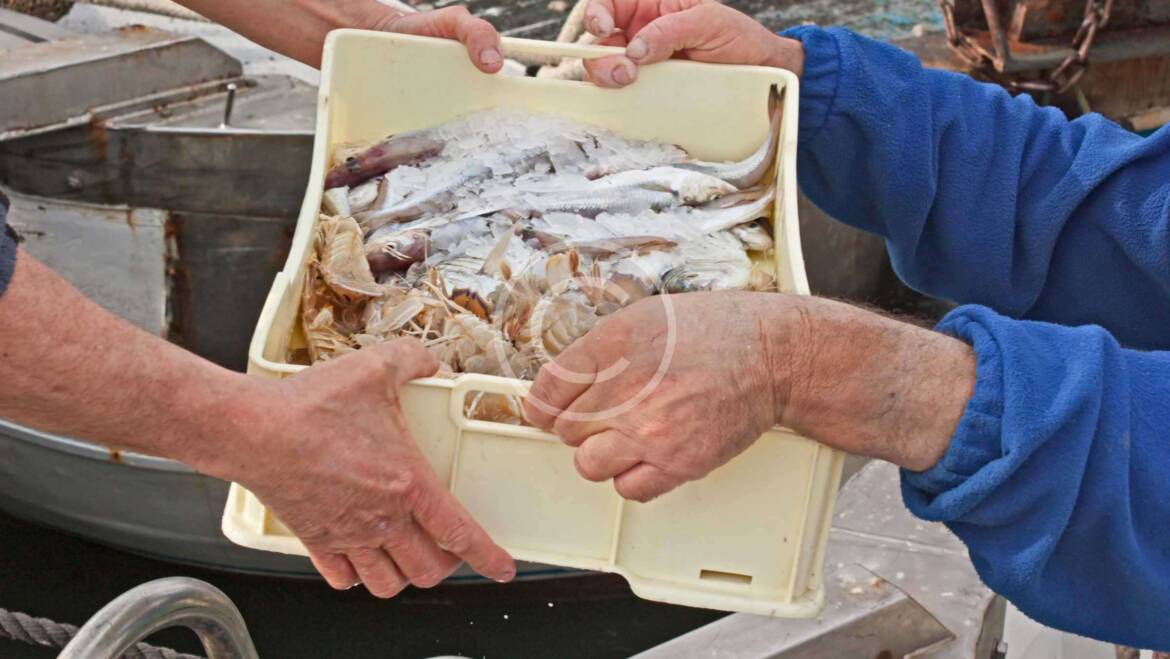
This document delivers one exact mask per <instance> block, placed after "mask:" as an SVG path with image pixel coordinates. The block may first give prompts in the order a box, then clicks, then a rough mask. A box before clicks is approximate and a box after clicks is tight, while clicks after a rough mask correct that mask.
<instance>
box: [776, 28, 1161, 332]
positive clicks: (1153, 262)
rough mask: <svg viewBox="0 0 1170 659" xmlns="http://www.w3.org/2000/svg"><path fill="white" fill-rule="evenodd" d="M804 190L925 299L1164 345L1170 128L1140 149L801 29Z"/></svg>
mask: <svg viewBox="0 0 1170 659" xmlns="http://www.w3.org/2000/svg"><path fill="white" fill-rule="evenodd" d="M785 34H786V35H788V36H792V37H794V38H798V39H800V40H801V41H802V42H803V43H804V46H805V69H804V74H803V76H802V80H801V104H800V111H801V117H800V150H799V160H798V163H799V165H798V166H799V171H798V174H799V179H800V184H801V188H802V190H803V191H804V192H805V194H806V195H807V196H808V197H809V198H810V199H811V200H812V201H813V202H814V203H815V204H817V205H818V206H819V207H821V208H822V209H823V210H825V211H826V212H827V213H828V214H829V215H831V216H833V217H835V218H837V219H839V220H841V221H843V222H846V223H848V224H851V225H853V226H856V227H859V228H861V229H864V230H867V231H870V232H873V233H876V234H879V235H881V236H884V237H885V238H886V240H887V245H888V248H889V251H890V254H891V257H892V259H893V263H894V267H895V269H896V271H897V273H898V275H899V276H900V277H902V279H904V280H905V281H906V282H907V283H908V284H910V285H911V286H913V287H915V288H917V289H918V290H920V291H923V292H926V293H929V294H931V295H935V296H938V297H945V298H948V299H951V300H954V301H957V302H961V303H975V304H982V305H986V306H989V307H992V308H995V309H996V310H998V311H1001V312H1002V313H1004V314H1007V315H1009V316H1012V317H1016V318H1031V319H1038V320H1047V321H1052V322H1059V323H1063V324H1071V325H1081V324H1099V325H1103V326H1105V327H1106V328H1108V329H1109V330H1110V331H1111V332H1113V334H1114V336H1116V337H1117V338H1118V339H1119V340H1121V342H1122V343H1123V344H1125V345H1128V346H1133V347H1147V348H1154V347H1170V332H1167V331H1166V328H1167V327H1170V128H1164V129H1162V130H1161V131H1159V132H1158V133H1156V134H1155V135H1153V136H1151V137H1148V138H1143V137H1140V136H1138V135H1135V134H1133V133H1130V132H1128V131H1126V130H1124V129H1122V128H1121V127H1119V126H1117V125H1116V124H1114V123H1112V122H1110V121H1108V120H1106V119H1105V118H1103V117H1101V116H1099V115H1088V116H1085V117H1082V118H1080V119H1077V120H1075V121H1068V120H1067V119H1066V118H1065V116H1064V115H1063V114H1061V113H1060V112H1059V111H1058V110H1056V109H1053V108H1040V107H1037V106H1036V105H1035V104H1034V103H1033V102H1032V100H1031V99H1030V98H1028V97H1027V96H1020V97H1015V98H1013V97H1012V96H1010V95H1009V94H1007V93H1005V92H1004V91H1003V90H1002V89H1000V88H999V87H997V86H994V85H988V84H981V83H978V82H975V81H974V80H972V79H971V78H969V77H967V76H964V75H959V74H954V73H949V72H945V71H939V70H931V69H925V68H923V67H922V65H921V64H920V63H919V61H918V59H917V58H915V57H914V56H913V55H911V54H909V53H906V52H903V51H901V50H898V49H897V48H894V47H892V46H889V45H886V44H882V43H879V42H876V41H872V40H870V39H866V38H864V37H861V36H859V35H856V34H853V33H851V32H849V31H847V30H842V29H829V30H824V29H820V28H815V27H799V28H794V29H792V30H789V31H788V32H786V33H785Z"/></svg>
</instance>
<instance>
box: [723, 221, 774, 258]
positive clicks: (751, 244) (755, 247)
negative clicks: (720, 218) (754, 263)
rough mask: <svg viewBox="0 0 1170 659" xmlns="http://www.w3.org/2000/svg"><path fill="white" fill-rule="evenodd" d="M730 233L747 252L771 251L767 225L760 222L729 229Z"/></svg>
mask: <svg viewBox="0 0 1170 659" xmlns="http://www.w3.org/2000/svg"><path fill="white" fill-rule="evenodd" d="M730 231H731V233H732V235H734V236H735V237H736V238H739V240H740V242H742V243H743V246H744V247H745V248H747V249H748V250H749V251H753V252H766V251H768V250H770V249H772V246H773V244H774V243H773V241H772V233H771V232H770V231H769V230H768V225H767V224H765V223H764V222H762V221H760V220H756V221H755V222H749V223H747V224H741V225H739V226H736V227H731V229H730Z"/></svg>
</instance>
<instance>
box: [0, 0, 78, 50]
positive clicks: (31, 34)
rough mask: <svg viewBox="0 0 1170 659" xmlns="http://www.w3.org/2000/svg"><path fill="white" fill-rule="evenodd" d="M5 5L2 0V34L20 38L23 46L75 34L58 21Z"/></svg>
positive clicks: (0, 8)
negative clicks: (57, 22)
mask: <svg viewBox="0 0 1170 659" xmlns="http://www.w3.org/2000/svg"><path fill="white" fill-rule="evenodd" d="M4 7H5V3H4V2H2V1H0V36H4V35H8V36H11V37H13V38H15V39H18V40H19V41H20V45H22V46H27V45H29V44H34V43H43V42H45V41H51V40H53V39H67V38H69V37H72V36H75V35H74V34H73V32H70V31H69V30H67V29H65V28H63V27H60V26H59V25H57V24H56V23H50V22H49V21H46V20H42V19H40V18H34V17H33V16H29V15H27V14H22V13H20V12H18V11H13V10H11V9H5V8H4Z"/></svg>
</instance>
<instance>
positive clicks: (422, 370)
mask: <svg viewBox="0 0 1170 659" xmlns="http://www.w3.org/2000/svg"><path fill="white" fill-rule="evenodd" d="M367 350H370V351H372V352H373V353H374V354H376V355H378V357H379V358H380V359H382V361H383V362H385V363H386V365H387V366H389V367H391V368H392V369H393V372H394V379H395V384H396V385H398V386H402V385H404V384H406V383H407V382H410V381H411V380H417V379H419V378H427V377H430V376H432V375H434V374H435V372H436V371H438V370H439V360H438V359H435V356H434V355H432V354H431V351H430V350H427V349H426V348H424V347H423V345H422V344H421V343H419V342H418V341H417V340H416V339H395V340H393V341H387V342H385V343H379V344H378V345H376V346H374V347H372V348H368V349H367ZM361 352H366V350H362V351H361Z"/></svg>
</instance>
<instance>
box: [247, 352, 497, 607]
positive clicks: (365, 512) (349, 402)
mask: <svg viewBox="0 0 1170 659" xmlns="http://www.w3.org/2000/svg"><path fill="white" fill-rule="evenodd" d="M437 368H438V363H437V362H436V361H435V359H434V357H433V356H431V354H430V353H429V352H428V351H427V350H426V349H424V348H423V347H422V346H421V345H420V344H418V343H417V342H416V341H413V340H405V339H403V340H398V341H393V342H390V343H385V344H381V345H379V346H376V347H374V348H367V349H364V350H362V351H360V352H358V353H355V354H351V355H347V356H345V357H342V358H340V359H337V360H335V361H330V362H326V363H322V364H318V365H316V366H314V367H313V368H310V369H307V370H306V371H304V372H303V373H302V374H300V375H298V376H297V377H293V378H290V379H288V380H285V381H282V382H279V383H270V382H263V383H260V384H261V385H262V389H261V392H260V394H259V396H260V398H259V400H258V401H257V402H255V403H254V404H253V408H254V409H256V410H257V411H258V414H257V417H258V418H256V419H255V423H256V425H257V426H258V433H259V435H260V437H261V439H262V441H264V442H265V443H264V444H262V445H261V446H266V447H267V449H268V454H267V455H266V457H265V458H264V459H263V460H262V461H260V463H259V464H261V465H263V467H262V468H260V469H256V468H255V467H252V468H251V469H250V471H249V473H245V474H244V475H243V476H242V477H239V478H237V480H239V481H240V482H241V483H243V484H244V485H245V486H246V487H248V488H249V489H250V490H251V491H252V492H254V493H255V494H256V495H257V496H258V497H260V499H261V500H262V501H263V502H264V503H265V504H266V505H268V506H269V507H270V508H271V509H272V510H273V512H275V514H276V515H277V517H278V518H279V519H280V520H281V521H282V522H284V523H285V524H286V525H287V526H288V527H289V529H291V530H292V531H293V533H295V534H296V535H297V537H299V538H300V539H301V541H302V542H304V544H305V546H306V547H307V548H308V549H309V552H310V555H311V557H312V560H313V564H314V565H315V566H316V567H317V569H318V570H319V571H320V572H321V574H322V575H323V576H324V577H325V579H326V580H327V581H328V582H329V584H330V585H331V586H333V587H334V588H338V589H344V588H350V587H353V586H354V585H356V584H357V583H359V580H360V583H363V584H365V586H366V587H367V588H368V589H369V591H370V592H371V593H373V594H374V595H376V596H378V597H392V596H394V595H395V594H397V593H398V592H399V591H401V590H402V589H403V588H405V587H406V586H407V584H414V585H416V586H419V587H423V588H428V587H431V586H434V585H436V584H438V583H439V582H440V581H442V580H443V579H444V578H446V577H447V576H448V575H450V574H451V572H452V571H454V570H455V568H456V567H458V566H459V563H460V559H463V560H466V561H467V563H468V564H469V565H470V566H471V567H472V568H474V569H475V570H476V571H477V572H479V573H480V574H482V575H484V576H486V577H489V578H492V579H495V580H497V581H507V580H509V579H511V578H512V577H513V576H514V574H515V566H514V564H513V562H512V559H511V557H509V556H508V554H507V553H505V552H504V550H503V549H501V548H500V547H498V546H496V544H495V543H493V542H492V540H491V539H490V538H489V537H488V535H487V534H486V533H485V532H484V531H483V529H481V528H480V527H479V525H478V524H476V523H475V521H474V520H472V518H471V516H470V515H469V514H468V513H467V511H466V510H464V509H463V507H462V506H461V505H460V504H459V503H458V502H457V501H456V500H455V498H454V497H453V496H452V495H451V494H450V492H449V491H448V490H447V489H446V487H444V485H443V484H442V482H440V480H439V478H438V477H437V476H436V475H435V473H434V471H433V470H432V469H431V467H430V465H429V464H428V463H427V461H426V458H425V457H424V456H423V454H422V452H421V451H420V450H419V449H418V447H417V446H416V445H415V443H414V440H413V439H412V438H411V436H410V433H409V431H408V430H407V428H406V421H405V419H404V417H403V413H402V409H401V408H400V407H399V401H398V389H399V387H400V386H401V385H403V384H405V383H406V382H408V381H410V380H413V379H415V378H420V377H426V376H429V375H433V374H434V372H435V371H436V369H437Z"/></svg>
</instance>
